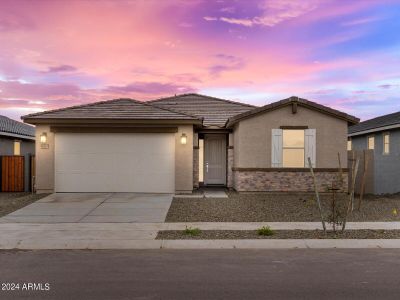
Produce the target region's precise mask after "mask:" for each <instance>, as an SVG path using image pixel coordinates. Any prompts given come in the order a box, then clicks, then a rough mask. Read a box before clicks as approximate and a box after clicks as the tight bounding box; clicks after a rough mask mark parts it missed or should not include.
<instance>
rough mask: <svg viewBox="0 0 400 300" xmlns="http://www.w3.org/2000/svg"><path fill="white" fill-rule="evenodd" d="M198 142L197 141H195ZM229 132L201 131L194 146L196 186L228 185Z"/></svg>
mask: <svg viewBox="0 0 400 300" xmlns="http://www.w3.org/2000/svg"><path fill="white" fill-rule="evenodd" d="M195 143H196V142H195ZM227 146H228V134H224V133H222V134H221V133H199V134H198V139H197V146H195V147H194V153H193V155H194V166H193V170H194V188H198V187H212V186H219V187H226V186H227V177H228V174H227V173H228V172H227V169H228V168H227V166H228V161H227V157H228V155H227V151H228V147H227Z"/></svg>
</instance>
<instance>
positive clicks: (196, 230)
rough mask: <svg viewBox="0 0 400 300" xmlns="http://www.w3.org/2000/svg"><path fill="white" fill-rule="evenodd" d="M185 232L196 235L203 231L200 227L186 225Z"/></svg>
mask: <svg viewBox="0 0 400 300" xmlns="http://www.w3.org/2000/svg"><path fill="white" fill-rule="evenodd" d="M184 232H185V234H187V235H191V236H196V235H199V234H200V233H201V230H200V229H199V228H192V227H186V229H185V231H184Z"/></svg>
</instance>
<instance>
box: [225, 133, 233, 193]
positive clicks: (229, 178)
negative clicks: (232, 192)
mask: <svg viewBox="0 0 400 300" xmlns="http://www.w3.org/2000/svg"><path fill="white" fill-rule="evenodd" d="M227 160H228V161H227V180H226V186H227V187H228V188H233V171H232V168H233V133H230V134H229V141H228V158H227Z"/></svg>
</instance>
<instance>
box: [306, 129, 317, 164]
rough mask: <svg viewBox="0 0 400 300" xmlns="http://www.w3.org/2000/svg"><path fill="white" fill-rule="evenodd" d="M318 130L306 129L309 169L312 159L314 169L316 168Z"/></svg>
mask: <svg viewBox="0 0 400 300" xmlns="http://www.w3.org/2000/svg"><path fill="white" fill-rule="evenodd" d="M315 148H316V130H315V129H306V130H305V132H304V150H305V155H304V156H305V160H306V164H307V167H308V158H310V159H311V164H312V166H313V168H315V166H316V149H315Z"/></svg>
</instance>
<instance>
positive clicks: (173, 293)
mask: <svg viewBox="0 0 400 300" xmlns="http://www.w3.org/2000/svg"><path fill="white" fill-rule="evenodd" d="M399 258H400V251H399V250H362V249H357V250H310V249H305V250H304V249H303V250H140V251H129V250H124V251H122V250H121V251H120V250H118V251H64V250H63V251H1V252H0V266H1V268H0V281H1V283H2V289H9V288H10V287H11V284H18V283H19V290H14V291H4V290H2V291H0V299H22V298H24V299H398V298H399V292H400V268H399V267H400V260H399ZM28 283H35V284H36V288H37V289H39V290H35V291H32V290H22V287H23V286H24V284H25V288H26V287H27V284H28ZM39 284H40V285H39ZM46 284H47V285H48V286H49V288H50V290H49V291H46V290H45V285H46Z"/></svg>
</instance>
